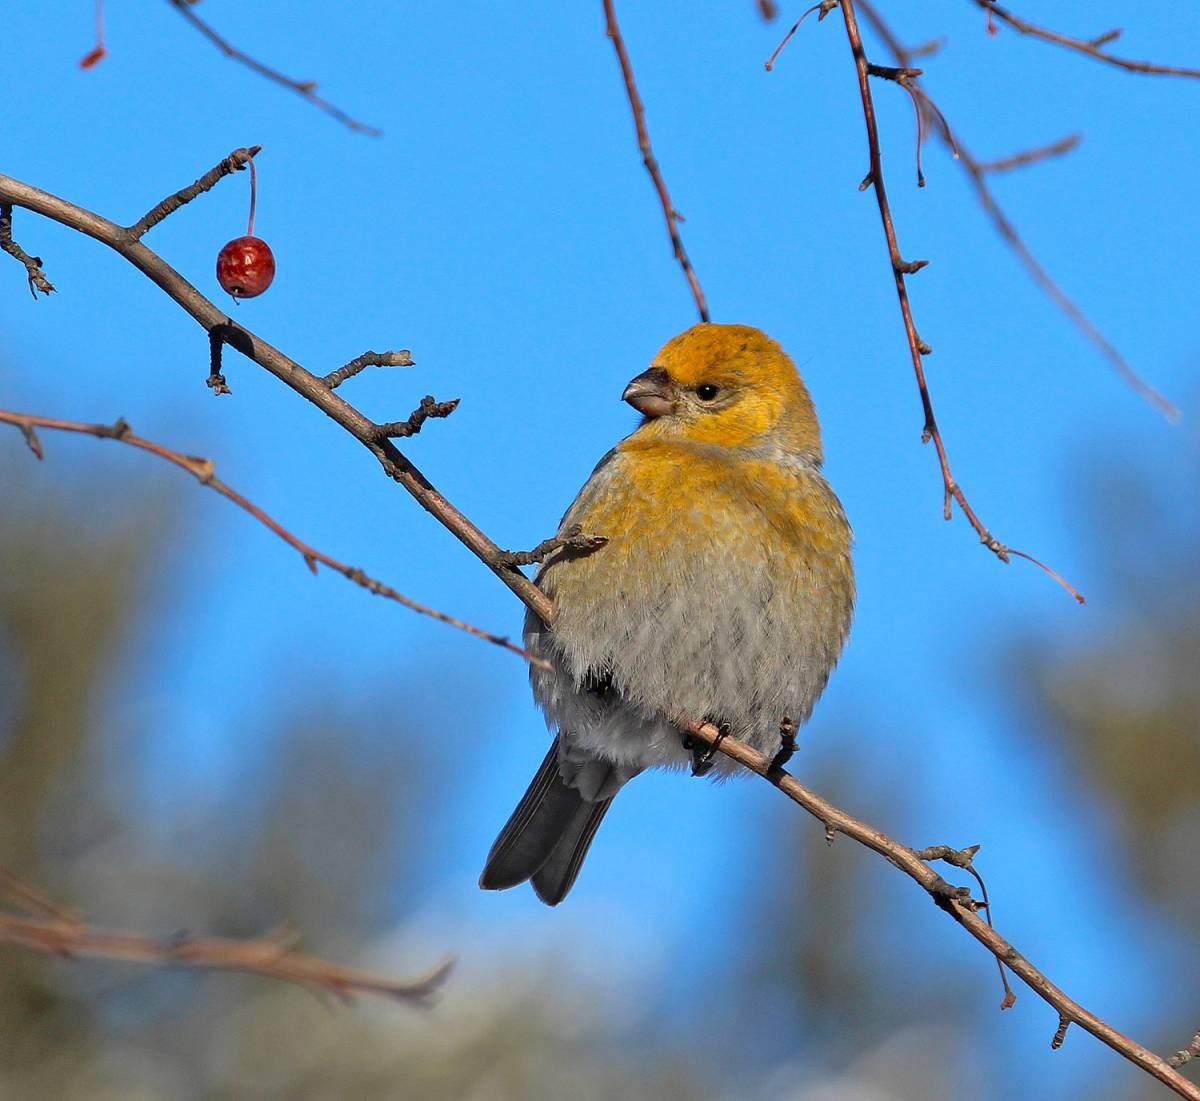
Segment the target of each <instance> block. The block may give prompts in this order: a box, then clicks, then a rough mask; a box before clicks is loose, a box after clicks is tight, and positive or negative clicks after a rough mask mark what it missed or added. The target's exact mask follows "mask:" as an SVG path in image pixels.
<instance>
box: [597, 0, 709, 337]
mask: <svg viewBox="0 0 1200 1101" xmlns="http://www.w3.org/2000/svg"><path fill="white" fill-rule="evenodd" d="M604 18H605V20H606V26H605V32H604V33H605V34H607V35H608V37H609V38H611V39H612V44H613V49H615V50H616V51H617V61H618V62H619V63H620V65H621V75H622V77H624V78H625V92H626V94H627V95H628V97H629V107H630V109H631V110H632V111H633V125H634V128H635V129H636V130H637V143H638V148H639V149H640V150H641V151H642V163H643V164H644V165H645V166H646V171H647V172H649V173H650V179H651V180H652V181H653V182H654V190H655V191H657V192H658V201H659V202H660V203H661V204H662V209H663V217H664V218H665V219H666V223H667V233H668V234H670V236H671V248H672V249H673V250H674V252H675V259H676V260H678V261H679V266H680V267H681V268H682V269H683V274H684V277H685V278H686V279H687V282H688V286H689V287H690V288H691V290H692V297H693V298H694V299H695V300H696V309H697V310H698V311H699V312H700V320H701V321H707V320H708V303H707V302H706V301H705V299H704V291H703V290H702V289H701V288H700V280H699V278H697V276H696V272H695V269H693V267H692V262H691V260H689V259H688V254H687V251H686V250H685V249H684V247H683V238H682V237H681V236H680V235H679V223H680V222H682V221H683V217H682V215H680V213H679V212H678V211H677V210H676V209H675V207H674V206H673V205H672V203H671V196H670V195H669V194H668V193H667V185H666V183H665V181H664V180H663V176H662V171H661V169H660V168H659V167H658V160H657V159H656V158H655V156H654V150H653V149H652V148H651V147H650V132H649V131H648V130H647V129H646V108H645V106H644V105H643V103H642V97H641V96H640V95H638V90H637V84H635V83H634V79H633V65H632V64H631V63H630V60H629V54H628V52H627V51H626V49H625V40H624V39H623V38H622V37H621V28H620V27H619V26H618V25H617V13H616V10H615V9H614V7H613V0H604Z"/></svg>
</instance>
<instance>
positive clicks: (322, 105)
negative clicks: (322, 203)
mask: <svg viewBox="0 0 1200 1101" xmlns="http://www.w3.org/2000/svg"><path fill="white" fill-rule="evenodd" d="M167 3H169V4H170V5H171V7H173V8H174V9H175V10H176V11H177V12H179V14H180V15H182V16H183V17H184V19H186V20H187V21H188V22H189V23H191V25H192V26H193V27H195V28H196V30H198V31H199V32H200V33H201V34H202V35H204V37H205V38H207V39H208V40H209V42H211V43H212V44H213V45H214V46H216V47H217V49H218V50H220V51H221V53H223V54H224V55H225V56H226V57H231V58H233V60H234V61H238V62H240V63H241V64H243V65H245V66H246V68H248V69H253V70H254V71H255V72H256V73H258V74H259V75H261V76H265V77H266V78H267V79H268V80H271V81H274V82H275V83H276V84H281V85H282V86H283V87H284V88H290V89H291V90H292V91H293V92H295V93H296V94H297V95H301V96H303V97H304V98H305V99H306V100H308V102H309V103H311V104H312V105H313V106H314V107H316V108H318V109H319V110H321V111H324V112H325V113H326V114H327V115H332V116H333V117H334V118H335V119H337V120H338V122H340V123H342V124H343V125H344V126H348V127H349V128H350V129H351V130H355V131H357V132H358V133H360V134H370V135H371V136H372V137H379V136H380V135H381V134H382V133H383V131H382V130H380V129H379V128H378V127H376V126H368V125H367V124H366V123H365V122H359V121H358V119H356V118H352V117H351V116H350V115H348V114H346V112H345V111H343V110H342V109H341V108H340V107H335V106H334V105H333V104H332V103H330V102H329V101H328V100H327V99H322V98H321V97H320V96H319V95H317V82H316V81H315V80H294V79H293V78H292V77H290V76H285V75H284V74H283V73H281V72H280V71H279V70H278V69H272V68H271V67H270V66H269V65H264V64H263V63H262V62H261V61H257V60H255V59H254V58H253V57H251V56H250V55H249V54H247V53H244V52H243V51H241V50H239V49H238V48H237V47H236V46H234V45H232V44H231V43H230V42H229V41H227V40H226V39H224V38H222V37H221V36H220V35H219V34H217V32H216V31H215V30H213V29H212V27H210V26H209V25H208V24H207V23H205V22H204V20H203V19H201V18H200V16H198V15H197V14H196V13H195V12H194V11H193V10H192V5H193V4H194V3H195V0H167Z"/></svg>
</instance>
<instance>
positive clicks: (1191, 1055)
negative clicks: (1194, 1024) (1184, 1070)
mask: <svg viewBox="0 0 1200 1101" xmlns="http://www.w3.org/2000/svg"><path fill="white" fill-rule="evenodd" d="M1193 1059H1200V1030H1198V1031H1197V1032H1196V1035H1195V1036H1193V1037H1192V1042H1191V1043H1190V1044H1188V1046H1187V1047H1185V1048H1181V1049H1180V1050H1179V1051H1177V1052H1175V1054H1174V1055H1172V1056H1171V1057H1170V1058H1169V1059H1168V1060H1167V1062H1168V1063H1170V1065H1171V1066H1173V1067H1181V1066H1183V1064H1184V1063H1190V1062H1191V1061H1192V1060H1193Z"/></svg>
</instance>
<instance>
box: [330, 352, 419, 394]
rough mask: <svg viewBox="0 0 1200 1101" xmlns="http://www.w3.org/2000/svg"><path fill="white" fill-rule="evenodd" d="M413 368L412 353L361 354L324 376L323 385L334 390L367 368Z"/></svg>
mask: <svg viewBox="0 0 1200 1101" xmlns="http://www.w3.org/2000/svg"><path fill="white" fill-rule="evenodd" d="M411 366H413V357H412V352H410V351H409V350H408V349H407V348H402V349H401V350H400V351H398V352H363V354H362V355H360V356H356V357H355V358H354V359H352V360H351V361H350V362H349V363H347V364H346V365H345V366H344V367H339V368H338V369H337V370H336V371H330V372H329V374H327V375H326V376H325V385H326V386H328V387H329V389H330V390H336V389H337V388H338V387H339V386H341V384H342V383H343V382H345V381H346V380H347V379H348V378H353V377H354V376H355V375H357V374H359V373H360V372H361V371H364V370H366V368H368V367H411Z"/></svg>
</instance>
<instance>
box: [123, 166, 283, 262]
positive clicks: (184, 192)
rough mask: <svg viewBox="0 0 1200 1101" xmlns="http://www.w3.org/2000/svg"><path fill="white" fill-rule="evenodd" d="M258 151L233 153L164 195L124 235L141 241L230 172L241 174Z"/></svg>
mask: <svg viewBox="0 0 1200 1101" xmlns="http://www.w3.org/2000/svg"><path fill="white" fill-rule="evenodd" d="M261 151H262V146H261V145H252V146H250V147H249V148H247V149H235V150H234V151H233V152H232V153H230V154H229V156H228V157H225V158H223V159H222V160H220V161H218V162H217V163H216V164H215V165H214V166H213V167H212V168H210V169H209V170H208V171H207V172H205V173H204V175H203V176H201V177H200V178H199V179H198V180H196V181H195V183H190V184H188V185H187V187H181V188H180V189H179V190H178V191H176V192H175V194H174V195H168V196H167V197H166V198H165V199H163V201H162V202H161V203H156V204H155V205H154V206H153V207H151V208H150V209H149V210H148V211H146V213H145V214H143V215H142V216H141V217H140V218H139V219H138V220H137V221H136V222H134V223H133V225H131V226H129V227H128V229H126V231H125V232H126V233H128V234H129V236H130V237H132V238H134V239H135V240H137V239H139V238H141V237H144V236H145V235H146V233H147V232H149V231H150V230H151V229H153V228H154V227H155V226H156V225H158V223H159V222H161V221H162V220H163V219H164V218H166V217H167V216H168V215H169V214H174V213H175V211H177V210H178V209H179V208H180V207H181V206H184V205H185V204H187V203H190V202H191V201H192V200H193V199H194V198H196V197H197V196H198V195H203V194H204V193H205V192H206V191H210V190H212V188H214V187H215V186H216V185H217V183H219V182H220V181H221V180H223V179H224V178H225V177H226V176H228V175H229V174H230V173H231V172H241V171H242V170H243V169H244V168H245V167H246V165H247V164H249V163H250V162H251V161H252V160H253V159H254V158H255V156H257V154H258V153H260V152H261Z"/></svg>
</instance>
